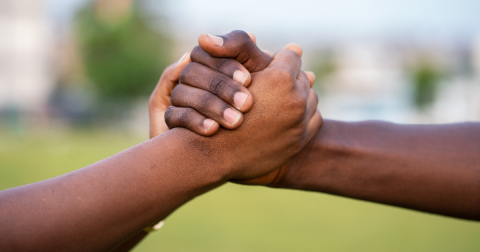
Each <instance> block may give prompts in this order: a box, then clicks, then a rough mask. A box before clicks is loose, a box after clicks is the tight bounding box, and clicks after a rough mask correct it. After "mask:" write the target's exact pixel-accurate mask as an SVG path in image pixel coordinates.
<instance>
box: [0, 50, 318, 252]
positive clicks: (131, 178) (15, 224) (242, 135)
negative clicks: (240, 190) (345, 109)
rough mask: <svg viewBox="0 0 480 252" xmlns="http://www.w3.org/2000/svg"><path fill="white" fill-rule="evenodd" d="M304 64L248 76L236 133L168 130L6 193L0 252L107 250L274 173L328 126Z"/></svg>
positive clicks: (0, 204) (285, 62)
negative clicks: (223, 190) (201, 199)
mask: <svg viewBox="0 0 480 252" xmlns="http://www.w3.org/2000/svg"><path fill="white" fill-rule="evenodd" d="M300 64H301V61H300V58H299V56H298V55H297V54H295V53H294V52H292V51H288V50H284V51H281V52H279V53H277V55H276V56H275V57H274V60H273V61H272V62H271V64H270V65H269V67H268V68H267V69H265V70H264V71H261V72H258V73H256V74H255V76H252V80H251V84H250V88H249V92H250V93H251V94H252V96H255V97H258V99H257V98H256V99H255V106H254V107H252V108H251V109H250V111H249V113H248V114H246V115H244V116H245V121H244V122H243V124H242V127H241V128H239V129H237V130H226V129H219V131H218V133H217V134H216V135H214V136H212V137H203V136H200V135H198V134H195V133H193V132H191V131H189V130H186V129H181V128H176V129H172V130H170V131H169V132H167V133H165V134H162V135H159V136H157V137H155V138H153V139H151V140H149V141H146V142H144V143H142V144H139V145H137V146H134V147H132V148H129V149H127V150H125V151H123V152H120V153H118V154H116V155H114V156H112V157H109V158H107V159H104V160H102V161H99V162H97V163H95V164H92V165H90V166H87V167H84V168H82V169H79V170H76V171H74V172H71V173H67V174H65V175H62V176H59V177H56V178H52V179H49V180H45V181H41V182H37V183H34V184H30V185H25V186H20V187H16V188H11V189H7V190H4V191H1V192H0V227H1V228H0V237H2V238H1V239H0V251H109V250H111V249H113V248H115V247H117V246H118V245H119V244H121V243H122V242H124V241H126V240H128V239H129V238H130V237H132V236H134V235H136V234H138V233H139V232H141V230H143V229H144V228H145V227H146V226H148V225H152V224H154V223H156V222H158V221H159V220H162V219H164V218H165V217H166V216H168V215H169V214H170V213H171V212H173V211H174V210H175V209H176V208H178V207H179V206H181V205H182V204H184V203H185V202H187V201H189V200H190V199H192V198H194V197H196V196H198V195H200V194H202V193H205V192H207V191H209V190H211V189H213V188H216V187H217V186H219V185H221V184H223V183H225V182H226V181H228V180H231V179H249V178H255V177H258V176H262V175H264V174H268V173H270V172H271V171H273V170H277V169H278V168H279V167H281V166H283V165H284V164H285V163H286V162H287V161H288V160H289V159H290V158H291V157H293V156H294V155H295V154H296V153H298V152H299V151H300V150H301V149H302V148H303V147H304V146H305V145H306V144H307V143H308V141H309V140H310V139H311V138H312V137H313V136H314V135H315V133H316V132H317V131H318V129H319V128H320V127H321V123H322V121H321V117H320V115H319V114H318V113H316V107H317V97H316V95H315V94H314V93H313V94H312V93H311V90H310V88H309V81H308V79H307V78H306V77H305V76H304V75H303V74H302V72H301V71H300ZM190 74H194V73H193V72H192V73H190ZM277 97H282V98H283V99H282V100H281V101H279V100H278V99H277ZM280 112H281V115H280ZM280 133H281V134H282V138H277V137H275V136H278V135H279V134H280ZM253 145H255V149H254V148H251V146H253ZM132 241H133V242H134V240H132Z"/></svg>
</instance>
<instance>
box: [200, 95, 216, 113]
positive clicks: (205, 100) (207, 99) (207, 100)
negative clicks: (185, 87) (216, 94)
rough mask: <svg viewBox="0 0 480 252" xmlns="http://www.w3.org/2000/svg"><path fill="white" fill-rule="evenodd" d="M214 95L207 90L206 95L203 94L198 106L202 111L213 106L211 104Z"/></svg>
mask: <svg viewBox="0 0 480 252" xmlns="http://www.w3.org/2000/svg"><path fill="white" fill-rule="evenodd" d="M212 96H213V95H212V94H210V93H208V92H206V93H205V95H203V96H202V98H200V101H199V104H198V106H199V107H200V109H201V110H202V111H205V110H208V109H209V108H211V107H212V106H211V105H212V102H213V97H212Z"/></svg>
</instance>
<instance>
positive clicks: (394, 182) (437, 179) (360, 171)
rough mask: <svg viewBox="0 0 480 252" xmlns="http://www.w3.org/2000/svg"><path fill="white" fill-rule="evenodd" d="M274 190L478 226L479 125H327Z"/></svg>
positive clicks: (360, 123) (300, 154) (479, 217)
mask: <svg viewBox="0 0 480 252" xmlns="http://www.w3.org/2000/svg"><path fill="white" fill-rule="evenodd" d="M283 177H284V179H283V181H280V182H281V183H280V184H278V185H279V186H280V187H286V188H294V189H301V190H311V191H320V192H325V193H331V194H336V195H342V196H346V197H351V198H357V199H362V200H368V201H374V202H379V203H384V204H389V205H396V206H401V207H406V208H411V209H416V210H420V211H426V212H431V213H437V214H443V215H449V216H454V217H460V218H467V219H475V220H480V124H479V123H462V124H448V125H429V126H421V125H398V124H391V123H385V122H376V121H368V122H358V123H345V122H338V121H330V120H328V121H325V123H324V126H323V128H322V129H321V130H320V131H319V132H318V133H317V135H316V136H315V137H314V139H313V140H312V141H311V142H310V143H309V145H307V147H306V148H304V150H302V152H300V153H299V155H298V156H297V157H296V158H295V160H294V162H292V165H291V167H290V168H289V169H288V171H287V174H286V175H285V176H283Z"/></svg>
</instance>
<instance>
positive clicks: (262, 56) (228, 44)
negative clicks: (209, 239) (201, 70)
mask: <svg viewBox="0 0 480 252" xmlns="http://www.w3.org/2000/svg"><path fill="white" fill-rule="evenodd" d="M249 36H250V37H249ZM250 38H251V39H250ZM218 39H221V40H222V41H221V42H218V41H215V40H218ZM215 42H217V43H216V45H219V44H221V45H222V46H221V47H217V46H216V45H215ZM199 45H200V47H201V48H200V47H196V48H195V49H194V50H193V51H192V54H191V58H192V61H194V62H199V63H201V64H203V65H205V66H208V67H211V68H212V69H220V67H219V66H222V68H224V69H236V68H238V63H237V62H236V61H233V62H232V61H231V60H230V59H225V58H215V57H212V56H210V55H209V54H207V53H206V52H205V51H208V52H209V53H212V54H214V55H218V56H224V57H232V58H236V59H242V62H244V63H245V67H246V68H247V69H248V70H253V71H255V70H258V69H263V68H265V66H266V65H268V63H270V62H271V57H270V56H269V54H268V53H264V52H263V51H261V50H260V49H258V47H257V46H256V45H255V37H254V36H253V35H252V34H249V35H247V34H246V33H244V32H241V31H234V32H231V33H229V34H227V35H224V36H222V37H217V36H213V37H212V36H211V35H206V34H202V35H201V36H200V38H199ZM202 49H204V50H205V51H204V50H202ZM219 49H222V50H221V51H220V52H217V51H216V50H219ZM285 49H288V50H292V51H295V52H296V53H297V54H298V55H299V56H301V55H302V49H301V48H300V47H299V46H298V45H295V44H290V45H287V47H286V48H285ZM242 54H243V55H242ZM252 59H255V60H252ZM191 71H194V69H193V68H192V69H185V71H184V73H185V74H187V73H186V72H191ZM221 72H226V71H224V70H221ZM227 72H228V71H227ZM230 72H232V71H230ZM182 74H183V73H182ZM218 74H220V73H218ZM305 74H306V75H307V77H308V80H309V84H310V87H311V86H312V85H313V83H314V80H315V76H314V75H313V73H311V72H306V73H305ZM191 75H195V74H194V73H192V74H191ZM220 75H221V74H220ZM228 75H229V76H231V74H228ZM186 84H188V83H186ZM247 85H248V83H247ZM203 89H204V90H211V88H203ZM178 93H179V94H180V93H181V92H178ZM195 96H196V98H195ZM189 99H198V100H204V99H205V95H204V93H202V92H198V93H197V94H196V93H190V98H189ZM194 108H195V109H196V110H194V111H199V112H200V113H203V114H205V115H208V114H210V115H211V114H215V112H214V111H208V110H209V109H210V108H209V107H202V108H200V107H194ZM176 109H177V111H181V110H186V109H187V108H176ZM192 110H193V109H192ZM220 115H221V114H220V113H217V116H216V117H219V116H220ZM175 116H177V115H175V114H168V115H167V117H166V118H167V120H171V121H179V120H177V119H175ZM177 117H178V116H177ZM210 117H211V118H215V117H212V116H210ZM187 118H188V117H187ZM183 121H188V119H187V120H185V117H183ZM169 125H170V124H169ZM176 126H181V127H185V128H189V129H191V127H189V126H188V125H179V124H178V123H177V124H176ZM196 132H198V131H196ZM284 170H286V166H285V167H283V168H282V169H279V170H275V171H273V172H272V173H270V174H267V175H265V176H262V177H259V178H255V179H253V180H242V181H240V180H237V181H235V182H237V183H243V184H261V185H269V184H271V183H272V182H273V181H274V180H275V178H277V176H278V175H279V174H283V171H284Z"/></svg>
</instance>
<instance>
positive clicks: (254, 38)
mask: <svg viewBox="0 0 480 252" xmlns="http://www.w3.org/2000/svg"><path fill="white" fill-rule="evenodd" d="M247 34H248V36H249V37H250V38H251V39H252V40H253V43H255V44H257V38H256V37H255V35H253V33H251V32H247Z"/></svg>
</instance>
